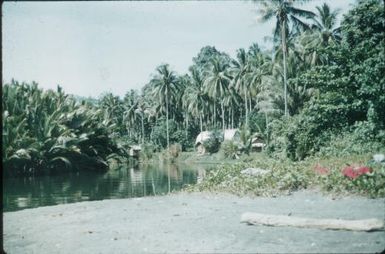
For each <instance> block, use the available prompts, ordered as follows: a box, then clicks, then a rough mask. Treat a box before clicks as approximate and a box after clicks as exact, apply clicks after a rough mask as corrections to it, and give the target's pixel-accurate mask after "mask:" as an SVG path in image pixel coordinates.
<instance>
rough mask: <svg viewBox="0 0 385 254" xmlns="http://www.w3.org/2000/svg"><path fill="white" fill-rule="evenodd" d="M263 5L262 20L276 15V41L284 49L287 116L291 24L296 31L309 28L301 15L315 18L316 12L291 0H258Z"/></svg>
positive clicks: (260, 11) (261, 10)
mask: <svg viewBox="0 0 385 254" xmlns="http://www.w3.org/2000/svg"><path fill="white" fill-rule="evenodd" d="M258 3H259V4H260V5H261V6H262V8H261V9H260V10H259V13H260V14H261V21H262V22H266V21H268V20H270V19H272V18H273V17H274V16H275V17H276V22H277V23H276V26H275V31H274V39H275V41H279V40H278V38H279V39H280V41H281V44H282V50H283V59H282V61H283V82H284V98H285V116H287V115H288V109H287V74H286V55H287V47H286V43H287V38H286V37H287V35H288V34H289V24H290V23H291V25H292V29H293V30H294V31H300V30H301V29H308V28H309V26H308V25H307V24H305V23H304V22H303V21H302V20H300V19H299V17H304V18H313V17H314V16H315V14H314V13H313V12H311V11H306V10H302V9H298V8H295V7H294V5H293V1H290V0H269V1H267V0H265V1H258Z"/></svg>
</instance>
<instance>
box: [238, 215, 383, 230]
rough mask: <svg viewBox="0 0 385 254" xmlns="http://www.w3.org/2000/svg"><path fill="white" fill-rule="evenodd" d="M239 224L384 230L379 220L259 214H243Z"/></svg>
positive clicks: (381, 221)
mask: <svg viewBox="0 0 385 254" xmlns="http://www.w3.org/2000/svg"><path fill="white" fill-rule="evenodd" d="M241 222H245V223H248V224H251V225H265V226H291V227H301V228H319V229H333V230H352V231H375V230H384V221H383V220H379V219H365V220H340V219H314V218H301V217H292V216H285V215H268V214H261V213H244V214H242V216H241Z"/></svg>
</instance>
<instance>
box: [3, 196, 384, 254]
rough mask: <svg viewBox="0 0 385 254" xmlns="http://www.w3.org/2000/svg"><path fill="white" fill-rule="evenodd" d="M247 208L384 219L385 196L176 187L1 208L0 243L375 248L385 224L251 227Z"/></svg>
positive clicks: (191, 249) (106, 249) (187, 249)
mask: <svg viewBox="0 0 385 254" xmlns="http://www.w3.org/2000/svg"><path fill="white" fill-rule="evenodd" d="M244 212H258V213H268V214H277V215H288V214H291V215H292V216H303V217H311V218H341V219H366V218H378V219H385V199H367V198H362V197H354V196H350V197H345V198H338V199H334V198H332V197H331V196H324V195H322V194H319V193H317V192H315V191H300V192H296V193H293V194H292V195H290V196H281V197H277V198H261V197H256V198H249V197H242V198H240V197H237V196H233V195H230V194H213V193H184V192H182V193H176V194H170V195H167V196H160V197H159V196H158V197H145V198H134V199H119V200H103V201H92V202H82V203H75V204H66V205H57V206H49V207H40V208H34V209H26V210H22V211H17V212H7V213H4V214H3V223H4V236H3V240H4V247H3V248H4V250H5V251H6V252H7V253H9V254H17V253H380V252H382V251H383V250H384V249H385V231H376V232H353V231H336V230H321V229H304V228H294V227H267V226H249V225H246V224H243V223H240V217H241V214H242V213H244Z"/></svg>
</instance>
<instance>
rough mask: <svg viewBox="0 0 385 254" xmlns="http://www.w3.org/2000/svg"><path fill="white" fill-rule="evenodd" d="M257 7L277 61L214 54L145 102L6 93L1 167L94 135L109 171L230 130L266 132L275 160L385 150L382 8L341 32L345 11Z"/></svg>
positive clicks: (53, 159)
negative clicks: (137, 152)
mask: <svg viewBox="0 0 385 254" xmlns="http://www.w3.org/2000/svg"><path fill="white" fill-rule="evenodd" d="M256 4H257V5H258V11H259V14H260V21H261V22H267V21H273V22H275V24H276V26H275V29H274V32H273V34H272V36H271V37H270V38H269V39H270V40H271V42H272V45H273V47H272V49H271V50H265V51H264V50H261V48H260V47H259V45H258V44H256V43H254V44H252V45H251V46H250V47H249V48H248V49H244V48H240V49H238V50H237V52H236V57H235V58H234V59H233V58H232V57H230V56H229V55H228V54H226V53H225V52H221V51H219V50H217V49H216V48H215V47H214V46H205V47H203V48H202V49H201V50H200V52H199V53H198V54H197V55H196V56H195V57H193V59H192V65H191V66H190V68H189V71H188V73H185V74H177V73H176V72H175V71H173V70H172V69H171V68H170V66H169V65H168V64H161V65H160V66H158V67H157V68H156V70H155V72H154V73H153V75H152V78H151V80H150V81H149V82H148V83H147V84H146V85H145V86H144V87H143V89H142V90H141V92H140V93H139V92H138V91H135V90H130V91H128V92H127V93H126V94H125V96H124V97H123V98H119V97H118V96H114V95H113V94H111V93H108V94H104V95H103V96H101V97H100V98H99V99H85V98H82V99H79V98H76V97H71V96H68V95H64V93H63V92H62V91H61V89H60V88H58V90H57V91H56V92H54V91H47V92H43V91H41V90H39V89H38V88H37V85H36V84H32V85H28V84H19V83H17V82H16V81H13V82H11V83H12V84H6V85H3V103H2V105H3V140H5V141H6V142H3V163H4V162H7V163H9V161H12V160H11V159H10V158H15V157H12V156H16V154H17V153H16V152H19V154H20V149H24V152H25V151H30V150H28V149H29V147H28V146H32V145H31V144H32V143H33V142H32V141H31V140H30V139H29V138H31V137H32V138H33V139H36V140H38V141H39V142H41V144H40V145H41V146H47V147H44V149H43V148H41V147H39V149H41V150H42V151H50V152H51V153H52V152H53V151H57V150H55V149H52V147H53V146H54V145H58V144H59V143H60V142H64V141H63V139H60V142H59V139H58V138H57V139H56V140H53V139H52V137H53V136H55V137H63V138H64V140H66V139H67V138H69V139H71V138H72V139H71V140H72V141H71V142H75V143H76V142H80V143H76V144H74V147H76V148H79V147H80V146H81V145H80V144H83V143H82V142H90V136H92V135H96V134H95V132H97V131H100V133H102V136H103V135H105V137H106V139H101V140H103V141H100V140H98V141H95V142H96V143H98V142H101V144H102V145H101V146H102V147H103V148H100V147H99V148H95V145H91V146H90V145H89V144H88V143H87V148H86V147H85V146H82V147H81V149H80V153H83V151H87V152H84V153H86V154H87V156H88V157H87V158H89V157H92V156H93V157H92V158H93V159H95V161H98V162H99V163H102V162H103V163H104V164H106V163H107V161H108V158H107V157H108V156H109V155H111V154H119V152H118V150H119V149H120V148H124V147H125V146H127V145H128V144H134V143H136V144H137V143H142V144H152V146H153V148H154V149H163V148H167V147H169V146H170V144H172V143H179V144H181V145H182V148H183V149H184V150H186V149H188V148H191V147H193V143H194V139H195V137H196V136H197V134H199V132H201V131H204V130H217V129H226V128H242V129H243V130H248V132H249V133H254V132H258V133H260V134H261V135H263V136H264V137H265V139H266V141H267V142H268V147H267V150H268V152H270V153H271V154H273V155H279V156H281V155H282V156H285V157H290V158H292V159H303V158H304V157H306V156H309V155H313V154H315V153H318V152H325V151H329V152H330V151H332V152H337V150H338V149H337V147H338V145H340V146H341V145H342V144H345V145H346V146H350V147H353V145H349V144H351V143H352V144H357V146H358V147H360V149H362V146H361V145H360V144H362V143H365V144H369V143H370V144H374V143H375V144H384V143H385V142H384V140H385V134H384V126H385V80H384V75H383V73H385V67H384V20H385V19H384V5H383V3H382V2H381V1H379V0H370V1H359V2H358V3H357V4H356V5H355V6H354V7H353V8H352V9H351V10H350V11H349V12H348V13H347V14H346V15H344V16H343V18H342V22H341V24H340V25H339V24H338V22H337V19H338V13H339V10H332V9H331V8H330V7H329V6H328V5H327V4H323V5H321V6H318V7H316V9H315V11H314V12H312V11H309V10H304V9H301V6H300V5H299V6H297V5H296V3H295V2H294V1H286V0H277V1H257V2H256ZM31 96H32V97H33V96H35V97H36V98H35V97H33V98H35V99H32V100H31V99H29V98H31ZM19 97H22V98H24V99H23V100H20V99H16V98H19ZM43 102H44V103H47V104H44V103H43ZM86 109H87V110H86ZM40 111H41V112H40ZM70 112H77V113H74V114H72V113H70ZM71 117H72V118H71ZM32 118H36V120H32ZM78 118H81V120H80V119H78ZM70 119H72V120H70ZM50 121H51V122H50ZM71 121H74V122H73V123H70V122H71ZM82 121H84V122H82ZM95 121H96V122H95ZM55 124H56V125H57V126H56V125H55ZM71 124H74V125H71ZM76 124H78V125H76ZM75 125H76V126H75ZM25 126H28V128H26V127H25ZM37 126H38V127H37ZM54 126H56V127H54ZM80 127H82V128H83V130H82V131H83V132H82V131H78V128H80ZM34 128H40V130H34ZM46 128H47V129H46ZM50 128H54V129H53V130H50ZM55 128H56V129H55ZM66 128H67V129H66ZM26 129H27V130H28V131H23V130H26ZM68 129H70V130H68ZM12 132H16V133H13V134H12ZM87 133H90V134H87ZM91 133H92V134H91ZM100 133H99V134H100ZM83 134H85V135H86V136H84V135H83ZM82 135H83V136H82ZM16 137H18V138H16ZM95 137H99V136H95ZM49 138H51V142H53V143H52V144H51V143H49V141H47V139H49ZM82 138H86V139H87V140H88V141H85V140H83V141H81V140H82ZM16 140H17V141H16ZM75 140H76V141H75ZM337 141H338V142H339V143H338V142H337ZM29 142H32V143H29ZM103 142H104V143H103ZM337 143H338V144H337ZM60 144H62V143H60ZM68 144H69V143H68V142H66V145H68ZM34 146H35V145H34ZM34 146H32V147H34ZM90 147H91V148H90ZM331 147H333V148H331ZM368 147H369V145H368ZM371 147H373V146H371ZM76 148H73V149H75V150H76ZM326 148H331V149H329V150H328V149H326ZM39 149H37V150H39ZM83 149H84V150H83ZM87 149H88V150H87ZM98 149H100V150H98ZM106 149H107V150H108V151H107V150H106ZM352 149H353V148H352ZM354 149H356V148H354ZM354 149H353V150H354ZM357 149H358V148H357ZM357 149H356V150H354V151H355V152H357V151H358V150H359V149H358V150H357ZM123 150H124V149H123ZM348 150H349V149H348ZM353 150H352V151H353ZM31 151H32V150H31ZM91 151H94V152H91ZM101 151H104V152H102V153H101ZM30 153H31V152H27V154H28V155H30ZM74 153H75V152H74ZM62 155H63V154H60V153H59V154H58V156H56V154H52V155H51V154H49V155H41V156H40V157H41V158H49V159H46V160H43V161H45V162H44V163H48V164H47V165H51V164H52V163H59V164H61V165H64V166H65V165H67V166H68V167H69V165H72V164H74V163H73V162H74V161H75V160H74V159H73V160H72V161H71V160H68V161H66V160H65V158H67V157H66V156H64V155H63V156H62ZM24 156H25V157H26V158H28V156H27V155H24ZM19 157H20V156H19ZM30 157H31V156H30ZM84 158H86V157H84ZM84 158H83V159H84ZM96 158H97V159H96ZM7 165H8V164H7ZM10 165H14V162H12V163H10ZM52 167H54V166H52ZM27 168H28V167H27Z"/></svg>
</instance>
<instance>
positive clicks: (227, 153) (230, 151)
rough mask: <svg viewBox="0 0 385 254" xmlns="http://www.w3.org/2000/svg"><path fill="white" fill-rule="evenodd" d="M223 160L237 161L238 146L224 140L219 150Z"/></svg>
mask: <svg viewBox="0 0 385 254" xmlns="http://www.w3.org/2000/svg"><path fill="white" fill-rule="evenodd" d="M220 150H221V152H222V153H223V155H224V157H225V158H230V159H238V158H239V154H240V152H239V147H238V144H237V143H236V142H234V141H231V140H226V141H224V142H223V143H222V144H221V148H220Z"/></svg>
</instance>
